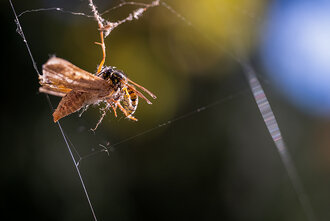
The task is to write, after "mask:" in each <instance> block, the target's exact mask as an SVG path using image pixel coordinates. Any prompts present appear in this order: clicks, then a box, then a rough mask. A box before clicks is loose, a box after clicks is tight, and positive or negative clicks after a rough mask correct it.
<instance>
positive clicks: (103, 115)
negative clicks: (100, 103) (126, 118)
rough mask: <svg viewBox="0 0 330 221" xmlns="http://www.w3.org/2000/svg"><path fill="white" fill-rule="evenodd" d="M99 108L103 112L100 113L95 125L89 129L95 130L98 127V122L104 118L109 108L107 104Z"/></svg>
mask: <svg viewBox="0 0 330 221" xmlns="http://www.w3.org/2000/svg"><path fill="white" fill-rule="evenodd" d="M101 110H102V112H103V113H102V115H101V117H100V119H99V121H98V122H97V124H96V125H95V127H94V128H91V131H95V130H96V129H97V128H98V127H99V125H100V123H101V122H102V120H103V118H104V117H105V115H106V114H107V111H108V110H109V105H107V106H106V107H105V108H103V109H101Z"/></svg>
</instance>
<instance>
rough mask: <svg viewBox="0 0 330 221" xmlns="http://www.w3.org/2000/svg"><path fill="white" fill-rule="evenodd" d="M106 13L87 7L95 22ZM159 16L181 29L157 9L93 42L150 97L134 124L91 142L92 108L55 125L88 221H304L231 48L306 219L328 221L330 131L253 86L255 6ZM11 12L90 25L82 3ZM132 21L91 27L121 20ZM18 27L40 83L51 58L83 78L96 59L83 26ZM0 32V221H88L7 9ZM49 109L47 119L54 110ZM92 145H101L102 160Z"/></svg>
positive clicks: (258, 7) (92, 35) (29, 20)
mask: <svg viewBox="0 0 330 221" xmlns="http://www.w3.org/2000/svg"><path fill="white" fill-rule="evenodd" d="M119 2H120V1H95V4H96V5H97V6H98V7H99V10H100V11H104V10H105V9H108V8H111V7H113V6H115V5H117V4H118V3H119ZM233 2H234V1H233ZM167 3H168V4H169V5H172V6H173V8H175V9H176V10H177V11H178V12H179V13H180V14H182V15H183V16H186V17H187V19H188V20H189V21H190V22H192V23H193V26H192V27H191V26H189V25H187V24H186V23H185V22H184V21H182V20H180V18H178V17H177V16H176V15H175V14H172V13H171V12H170V11H169V10H167V9H166V8H164V7H156V8H153V9H150V10H148V11H147V12H146V13H145V14H144V16H143V17H141V18H140V19H139V20H138V21H132V22H129V23H125V24H123V25H121V26H120V27H119V28H117V29H115V30H114V31H113V32H112V33H111V35H110V36H109V37H108V38H107V39H106V45H107V54H108V57H107V60H106V64H107V65H112V66H116V67H118V68H119V69H121V70H123V71H124V72H125V73H127V74H128V76H129V77H130V78H131V79H132V80H134V81H136V82H138V83H139V84H141V85H143V86H145V87H146V88H148V89H150V90H151V91H152V92H154V93H155V94H156V95H157V97H158V98H157V100H154V102H153V104H152V105H147V104H146V103H145V102H144V101H143V100H140V102H139V106H138V109H137V112H136V114H135V116H136V117H137V118H138V119H139V121H138V122H132V121H130V120H127V119H124V117H123V114H122V113H119V112H118V115H119V116H118V117H117V118H115V117H114V116H113V113H108V114H107V116H106V118H105V119H104V120H103V123H102V124H101V125H100V127H99V128H98V129H97V130H96V132H95V133H93V132H91V131H90V130H89V129H90V128H92V127H94V126H95V124H96V122H97V121H98V119H99V117H100V113H99V111H98V107H94V108H91V109H90V110H88V111H87V112H86V113H84V114H83V115H82V117H81V118H79V117H78V114H77V113H75V114H72V115H70V116H69V117H66V118H64V119H63V120H61V124H62V126H63V128H64V131H65V133H66V134H67V136H68V137H69V139H70V141H71V142H72V143H73V144H74V146H75V148H76V150H77V151H78V153H79V154H80V155H81V156H82V157H83V159H82V160H81V161H80V170H81V173H82V175H83V178H84V180H85V184H86V186H87V190H88V192H89V194H90V198H91V201H92V203H93V206H94V209H95V212H96V215H97V217H98V220H215V219H217V220H307V218H306V215H305V213H304V210H303V208H302V207H301V205H300V204H299V201H298V198H297V195H296V193H295V192H294V189H293V187H292V184H291V183H290V181H289V179H288V176H287V172H286V171H285V169H284V167H283V164H282V162H281V160H280V157H279V154H278V152H277V151H276V148H275V146H274V143H273V141H272V139H271V137H270V135H269V133H268V131H267V129H266V127H265V125H264V123H263V120H262V118H261V116H260V113H259V110H258V108H257V106H256V104H255V102H254V99H253V97H252V94H251V92H250V90H249V87H248V84H247V81H246V79H245V77H244V74H243V71H242V67H241V65H240V64H239V63H237V62H236V61H235V60H234V59H233V58H232V57H231V56H230V54H231V53H233V52H234V51H235V48H236V47H237V46H238V45H239V47H240V49H244V51H246V53H247V54H249V56H250V59H251V61H252V65H253V66H254V67H255V68H256V69H257V72H258V73H259V74H260V75H259V77H260V80H261V82H262V84H263V86H264V89H265V92H266V94H267V95H268V96H269V100H270V103H271V105H272V108H273V110H274V112H275V115H276V118H277V120H278V123H279V126H280V128H281V131H282V134H283V137H284V139H285V141H286V143H287V145H288V147H289V152H290V153H291V154H292V158H293V160H294V163H295V166H296V167H297V170H298V173H299V176H300V177H301V180H302V183H303V185H304V186H305V189H306V192H307V194H308V197H309V198H310V200H311V203H312V207H313V209H314V210H315V213H316V216H317V217H318V218H319V220H329V219H330V213H329V210H328V206H329V203H330V200H329V197H330V195H329V193H330V192H329V184H330V179H329V175H328V174H329V170H330V160H329V158H330V153H329V143H330V140H329V131H330V127H329V121H328V120H327V119H325V118H317V117H313V116H311V115H307V114H304V113H303V112H301V111H300V110H298V109H296V108H295V107H294V106H292V105H291V104H290V103H288V102H287V101H286V99H285V97H283V96H280V95H279V94H278V93H277V92H276V88H274V87H272V86H271V82H269V81H268V80H267V79H266V78H265V77H264V76H263V68H262V66H261V64H260V62H259V58H258V43H259V40H258V34H259V32H260V30H259V28H260V26H261V25H262V23H263V21H264V18H263V16H264V14H265V13H267V7H268V4H267V2H265V1H259V2H258V1H255V2H254V3H253V5H252V3H244V4H243V3H240V2H239V1H236V3H229V2H228V1H211V0H210V1H199V2H194V3H192V2H191V1H179V2H178V1H167ZM13 4H14V6H15V8H16V11H17V13H18V14H19V13H21V12H22V11H24V10H28V9H37V8H49V7H60V8H64V9H65V10H68V11H77V12H85V13H89V8H88V3H87V1H70V2H69V3H68V2H67V1H36V0H33V1H14V2H13ZM135 8H136V7H135ZM133 9H134V7H131V6H127V7H123V8H120V9H117V10H114V11H112V12H111V13H108V14H106V15H104V18H106V19H110V20H112V21H114V20H118V19H122V18H124V17H125V16H126V15H127V14H128V13H129V12H131V11H132V10H133ZM251 14H252V15H253V16H251ZM217 16H218V17H217ZM216 19H218V20H216ZM216 21H221V22H220V23H217V22H216ZM20 22H21V25H22V28H23V31H24V34H25V36H26V39H27V41H28V43H29V46H30V48H31V51H32V54H33V57H34V59H35V61H36V64H37V67H38V69H39V71H40V70H41V66H42V64H43V63H45V62H46V61H47V59H48V58H49V56H50V55H54V54H56V55H57V56H58V57H62V58H64V59H67V60H69V61H71V62H72V63H74V64H75V65H77V66H78V67H81V68H83V69H85V70H87V71H90V72H95V70H96V66H97V64H98V63H99V62H100V60H101V50H100V48H99V46H97V45H95V44H94V43H93V42H95V41H99V35H98V31H97V24H96V22H95V21H94V20H93V19H90V18H86V17H83V16H74V15H71V14H66V13H63V12H56V11H47V12H34V13H28V14H24V15H22V16H21V17H20ZM1 23H2V26H1V33H2V41H1V46H2V47H1V48H2V50H1V51H2V54H3V55H2V56H3V58H2V65H1V67H2V71H1V73H2V84H1V90H2V93H1V96H2V105H1V143H2V144H1V154H0V156H1V159H0V162H1V167H0V168H1V171H0V172H1V201H0V202H1V210H2V212H1V216H4V217H7V220H19V219H20V220H21V219H24V220H29V219H33V220H92V219H93V218H92V215H91V212H90V209H89V206H88V203H87V200H86V198H85V196H84V193H83V190H82V187H81V184H80V181H79V178H78V175H77V174H76V171H75V169H74V165H73V163H72V160H71V158H70V155H69V153H68V151H67V147H66V145H65V142H64V140H63V137H62V136H61V134H60V131H59V128H58V126H57V125H56V124H54V123H53V121H52V116H51V113H52V111H51V109H50V107H49V105H48V103H47V99H46V96H45V95H44V94H39V93H38V87H39V85H38V79H37V73H35V70H34V69H33V65H32V62H31V59H30V56H29V54H28V52H27V50H26V47H25V45H24V42H23V40H22V38H21V37H20V35H19V34H18V33H17V32H16V25H15V22H14V15H13V13H12V11H11V9H10V5H9V3H8V2H6V1H1ZM214 27H221V28H219V29H215V28H214ZM205 36H206V37H207V38H205ZM214 42H216V43H214ZM50 98H51V102H52V104H53V105H54V106H56V105H57V104H58V101H59V99H58V98H56V97H50ZM198 108H202V109H201V111H198ZM168 121H171V122H168ZM163 124H166V125H163ZM159 125H163V126H159ZM127 138H132V139H129V140H126V139H127ZM99 144H102V145H108V147H111V145H114V146H113V148H112V149H111V150H112V151H110V152H109V156H108V155H107V153H105V152H102V151H101V150H102V147H100V145H99ZM94 153H95V154H94ZM90 154H92V155H90ZM84 156H87V157H84Z"/></svg>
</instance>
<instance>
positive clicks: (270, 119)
mask: <svg viewBox="0 0 330 221" xmlns="http://www.w3.org/2000/svg"><path fill="white" fill-rule="evenodd" d="M9 1H10V4H11V6H12V9H13V12H14V14H15V17H16V20H15V21H16V23H17V26H18V33H19V34H20V35H21V36H22V38H23V41H24V42H25V44H26V46H27V49H28V51H29V54H30V57H31V60H32V63H33V66H34V68H35V70H36V71H37V73H38V75H40V74H39V72H38V69H37V67H36V64H35V62H34V59H33V57H32V53H31V51H30V48H29V46H28V43H27V41H26V39H25V36H24V33H23V31H22V28H21V26H20V24H19V21H18V18H17V15H16V12H15V10H14V7H13V5H12V3H11V0H9ZM90 3H91V4H92V0H90ZM124 5H136V6H142V7H145V8H149V7H154V6H158V5H161V6H163V7H165V8H166V9H167V10H169V11H170V12H171V13H173V14H175V15H176V16H177V17H178V18H179V19H181V20H182V21H183V22H184V23H185V24H186V25H188V26H191V27H193V28H194V29H195V30H196V31H197V32H198V33H199V34H200V35H201V36H203V37H204V38H205V39H206V40H207V41H209V42H211V43H213V44H214V45H216V46H217V47H218V48H219V49H221V50H222V51H223V52H224V53H226V54H228V55H229V56H230V57H231V58H232V59H233V60H235V61H236V62H237V63H238V64H239V65H240V66H241V67H242V68H243V74H244V75H245V77H246V78H247V80H248V84H249V87H250V90H251V92H252V94H253V97H254V99H255V101H256V104H257V107H258V109H259V111H260V114H261V116H262V118H263V120H264V123H265V125H266V127H267V130H268V132H269V134H270V135H271V138H272V140H273V142H274V145H275V147H276V149H277V151H278V153H279V155H280V157H281V160H282V163H283V165H284V167H285V169H286V171H287V173H288V176H289V178H290V181H291V183H292V185H293V188H294V190H295V192H296V194H297V196H298V199H299V202H300V204H301V206H302V208H303V210H304V212H305V213H306V215H307V217H308V219H309V220H310V221H314V220H316V217H315V214H314V210H313V208H312V206H311V203H310V200H309V198H308V195H307V194H306V192H305V190H304V187H303V184H302V182H301V180H300V178H299V176H298V172H297V170H296V168H295V165H294V162H293V160H292V158H291V155H290V153H289V151H288V148H287V145H286V144H285V142H284V140H283V137H282V135H281V132H280V129H279V125H278V123H277V120H276V118H275V115H274V113H273V111H272V109H271V106H270V104H269V101H268V99H267V96H266V94H265V92H264V91H263V89H262V86H261V84H260V82H259V80H258V78H257V75H258V74H257V73H256V72H255V70H254V69H253V67H252V66H251V65H250V63H249V62H247V61H243V60H242V57H241V56H238V55H235V54H234V53H232V52H231V51H230V50H228V49H226V48H225V47H224V46H222V45H219V44H218V43H217V42H216V41H215V40H213V39H211V38H210V37H209V36H207V35H206V34H205V33H202V32H201V31H199V30H198V29H197V28H196V27H195V26H194V25H193V24H192V23H191V22H190V21H189V20H188V19H187V18H185V17H184V16H182V15H181V14H180V13H178V12H177V11H175V10H174V9H173V8H172V7H171V6H170V5H168V4H167V3H166V2H164V1H153V2H152V3H151V4H144V3H137V2H126V1H123V2H122V3H121V4H119V5H117V6H115V7H114V8H111V9H108V10H106V11H104V12H103V13H101V14H99V13H98V12H97V13H96V12H95V11H94V17H95V16H96V15H97V16H96V17H99V18H98V19H96V20H97V21H98V23H99V24H100V23H102V25H104V20H103V19H102V17H101V15H104V14H105V13H108V12H110V11H111V10H113V9H116V8H119V7H122V6H124ZM93 6H94V4H93ZM94 7H95V6H94ZM46 10H56V11H62V12H67V11H64V10H63V9H59V8H49V9H39V10H28V11H24V12H22V13H21V14H19V16H21V15H23V14H25V13H28V12H32V11H46ZM95 10H96V8H95ZM144 11H145V10H136V11H134V13H133V14H132V13H131V14H129V16H128V17H126V18H125V19H123V20H121V21H118V22H116V23H112V24H116V25H115V26H114V27H117V26H118V25H120V24H122V23H124V22H127V21H131V20H132V19H133V18H135V19H138V18H139V17H140V16H141V15H142V13H143V12H144ZM69 13H71V14H73V15H75V14H77V15H83V16H86V17H93V16H90V15H86V14H84V13H82V14H79V13H74V12H69ZM47 98H48V99H49V97H48V96H47ZM218 103H219V102H215V103H214V104H210V105H206V106H204V107H202V108H198V109H196V110H194V111H192V112H189V113H187V114H184V115H181V116H180V117H177V118H174V119H173V120H170V121H167V122H165V123H164V124H160V125H157V126H156V127H153V128H151V129H148V130H146V131H144V132H141V133H138V134H136V135H134V136H131V137H128V138H126V139H123V140H121V141H120V142H118V143H115V144H113V145H111V146H110V147H109V150H110V151H114V150H116V149H117V148H115V146H118V145H120V144H123V143H125V142H128V141H130V140H132V139H135V138H136V137H139V136H142V135H145V134H147V133H150V132H152V131H154V130H156V129H159V128H161V127H163V126H166V125H169V124H171V123H173V122H175V121H178V120H181V119H185V118H187V117H189V116H191V115H193V114H196V113H199V112H201V111H204V110H205V109H208V108H210V107H212V106H214V105H216V104H218ZM58 125H59V128H60V130H61V133H62V136H63V138H64V140H65V142H66V145H67V147H68V149H70V146H69V144H68V142H67V140H66V137H65V135H64V132H63V129H62V127H61V125H60V124H59V123H58ZM70 154H71V156H72V158H73V159H72V160H73V161H74V162H75V166H76V169H77V172H78V174H79V177H80V178H81V175H80V172H79V169H78V165H79V162H80V160H79V162H78V163H76V161H75V159H74V157H73V155H72V152H71V151H70ZM91 155H94V154H91ZM88 157H89V156H86V157H81V158H80V159H86V158H88ZM81 182H82V185H83V181H82V178H81ZM83 187H84V185H83ZM84 190H86V189H85V187H84ZM85 194H86V196H87V198H88V194H87V191H85ZM88 199H89V198H88ZM89 202H90V201H89ZM90 206H91V204H90ZM91 210H92V212H93V215H95V214H94V211H93V209H92V206H91ZM94 218H95V220H96V217H95V216H94Z"/></svg>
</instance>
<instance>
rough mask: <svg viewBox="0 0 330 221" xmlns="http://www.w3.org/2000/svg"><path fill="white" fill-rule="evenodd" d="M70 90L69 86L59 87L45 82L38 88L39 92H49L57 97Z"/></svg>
mask: <svg viewBox="0 0 330 221" xmlns="http://www.w3.org/2000/svg"><path fill="white" fill-rule="evenodd" d="M70 91H71V89H69V88H61V87H56V86H54V85H46V84H45V85H43V86H42V87H40V88H39V92H41V93H45V94H50V95H54V96H58V97H64V96H65V95H66V94H67V93H69V92H70Z"/></svg>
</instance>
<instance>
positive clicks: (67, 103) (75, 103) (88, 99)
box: [53, 90, 97, 122]
mask: <svg viewBox="0 0 330 221" xmlns="http://www.w3.org/2000/svg"><path fill="white" fill-rule="evenodd" d="M95 101H97V95H96V94H93V93H88V92H83V91H75V90H72V91H70V92H69V93H67V94H66V95H65V96H64V97H63V98H62V100H61V101H60V103H59V104H58V106H57V108H56V110H55V112H54V113H53V117H54V122H57V121H58V120H59V119H61V118H63V117H65V116H67V115H69V114H72V113H74V112H76V111H78V110H80V109H81V108H82V107H84V106H85V105H88V104H91V103H94V102H95Z"/></svg>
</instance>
